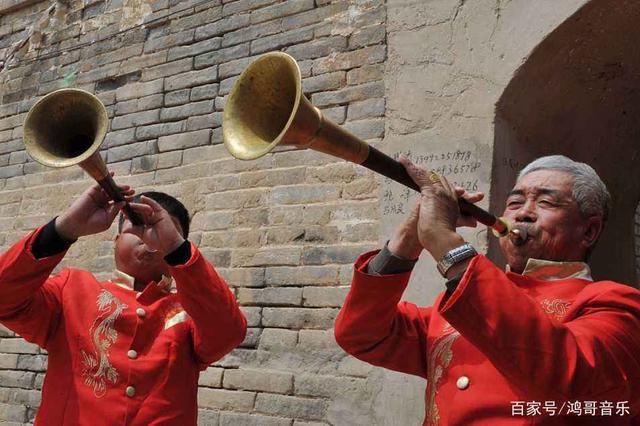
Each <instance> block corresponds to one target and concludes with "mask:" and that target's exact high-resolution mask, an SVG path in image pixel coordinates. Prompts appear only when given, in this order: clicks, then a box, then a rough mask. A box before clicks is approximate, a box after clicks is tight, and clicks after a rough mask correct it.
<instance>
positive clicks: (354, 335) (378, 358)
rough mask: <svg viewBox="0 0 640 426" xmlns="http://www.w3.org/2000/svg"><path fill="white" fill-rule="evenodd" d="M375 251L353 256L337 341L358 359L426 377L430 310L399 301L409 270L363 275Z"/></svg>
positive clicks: (338, 325)
mask: <svg viewBox="0 0 640 426" xmlns="http://www.w3.org/2000/svg"><path fill="white" fill-rule="evenodd" d="M376 254H377V251H373V252H369V253H365V254H363V255H362V256H360V258H358V260H356V263H355V268H354V275H353V282H352V284H351V290H350V291H349V294H348V295H347V298H346V300H345V303H344V306H343V307H342V309H341V310H340V313H339V314H338V317H337V318H336V325H335V336H336V341H337V342H338V344H339V345H340V346H341V347H342V348H343V349H344V350H345V351H346V352H348V353H349V354H351V355H353V356H355V357H356V358H358V359H360V360H362V361H366V362H368V363H371V364H373V365H377V366H380V367H384V368H388V369H390V370H395V371H400V372H403V373H408V374H413V375H416V376H422V377H426V374H427V371H426V368H427V366H426V362H425V360H426V359H427V329H428V326H429V319H430V317H431V312H432V308H418V307H417V306H416V305H414V304H412V303H407V302H402V303H398V302H399V301H400V298H401V297H402V293H403V292H404V290H405V288H406V287H407V284H408V282H409V277H410V275H411V272H405V273H401V274H395V275H381V276H376V275H368V274H366V273H364V272H363V271H364V270H365V269H364V268H366V265H367V263H368V262H369V261H370V260H371V259H372V258H373V256H375V255H376Z"/></svg>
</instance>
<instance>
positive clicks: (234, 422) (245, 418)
mask: <svg viewBox="0 0 640 426" xmlns="http://www.w3.org/2000/svg"><path fill="white" fill-rule="evenodd" d="M292 421H293V420H292V419H283V418H282V417H270V416H263V415H261V414H242V413H230V412H223V413H220V426H291V422H292Z"/></svg>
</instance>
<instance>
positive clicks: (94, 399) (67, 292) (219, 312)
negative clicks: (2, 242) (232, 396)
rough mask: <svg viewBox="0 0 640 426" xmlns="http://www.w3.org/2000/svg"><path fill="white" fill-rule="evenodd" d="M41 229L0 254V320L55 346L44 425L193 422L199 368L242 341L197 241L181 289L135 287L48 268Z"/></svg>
mask: <svg viewBox="0 0 640 426" xmlns="http://www.w3.org/2000/svg"><path fill="white" fill-rule="evenodd" d="M39 231H40V230H36V231H34V232H33V233H31V234H30V235H28V236H27V237H26V238H24V239H22V240H21V241H19V242H18V243H17V244H15V245H14V246H13V247H11V248H10V249H9V250H8V251H7V252H6V253H4V254H3V255H2V256H1V257H0V322H2V323H3V324H4V325H5V326H7V327H8V328H10V329H12V330H13V331H15V332H16V333H18V334H19V335H21V336H22V337H23V338H24V339H26V340H28V341H30V342H33V343H36V344H38V345H39V346H41V347H43V348H45V349H46V350H47V351H48V353H49V359H48V368H47V374H46V378H45V381H44V385H43V389H42V403H41V405H40V409H39V411H38V415H37V418H36V422H35V424H36V425H46V426H54V425H92V426H100V425H105V426H106V425H109V426H114V425H140V426H148V425H161V424H162V425H180V426H182V425H195V424H196V418H197V408H198V407H197V392H198V376H199V371H200V370H204V369H205V368H206V367H207V366H208V365H209V364H210V363H211V362H213V361H215V360H217V359H219V358H221V357H222V356H224V355H225V354H226V353H228V352H229V351H231V350H232V349H233V348H234V347H236V346H237V345H238V344H240V342H242V340H243V338H244V335H245V332H246V321H245V318H244V316H243V315H242V313H241V312H240V310H239V308H238V306H237V304H236V301H235V298H234V297H233V294H232V293H231V291H230V290H229V288H228V287H227V285H226V283H225V282H224V280H223V279H222V278H220V277H219V276H218V274H217V273H216V271H215V270H214V268H213V267H212V266H211V264H209V262H207V261H206V260H205V259H204V257H202V255H201V254H200V252H199V251H198V249H197V248H196V247H194V246H192V248H191V253H192V256H191V259H190V260H189V261H188V262H187V263H185V264H184V265H180V266H176V267H172V268H171V275H172V276H173V278H174V279H175V282H176V286H177V294H175V293H169V292H167V291H165V290H162V289H161V288H160V287H159V286H157V285H156V284H155V283H150V284H149V285H148V286H147V287H146V288H145V290H144V291H143V292H141V293H136V292H135V291H134V290H132V289H130V288H123V287H122V286H119V285H117V284H115V283H113V282H111V281H103V282H100V281H98V280H97V279H96V278H95V277H94V276H93V275H92V274H90V273H89V272H86V271H81V270H78V269H64V270H63V271H62V272H60V273H59V274H57V275H55V276H51V277H50V276H49V274H50V273H51V271H52V270H53V269H54V268H55V267H56V265H57V264H58V263H59V262H60V260H61V259H62V257H63V256H64V253H61V254H58V255H55V256H51V257H47V258H43V259H39V260H38V259H36V258H35V257H34V256H33V254H32V253H31V245H32V243H33V241H34V238H35V236H36V235H37V233H38V232H39Z"/></svg>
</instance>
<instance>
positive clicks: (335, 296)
mask: <svg viewBox="0 0 640 426" xmlns="http://www.w3.org/2000/svg"><path fill="white" fill-rule="evenodd" d="M348 292H349V287H305V288H304V290H303V293H302V300H303V305H304V306H310V307H337V308H339V307H341V306H342V304H343V303H344V299H345V298H346V297H347V293H348Z"/></svg>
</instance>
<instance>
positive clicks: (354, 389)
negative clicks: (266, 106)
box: [295, 374, 367, 398]
mask: <svg viewBox="0 0 640 426" xmlns="http://www.w3.org/2000/svg"><path fill="white" fill-rule="evenodd" d="M366 386H367V381H366V380H365V379H361V378H355V377H340V376H319V375H316V374H299V375H297V376H296V377H295V389H296V391H295V393H296V395H304V396H315V397H318V396H323V397H326V398H331V397H333V396H334V395H336V393H339V394H342V393H347V392H348V393H352V394H353V393H355V394H358V393H359V394H363V393H364V392H365V390H366Z"/></svg>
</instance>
